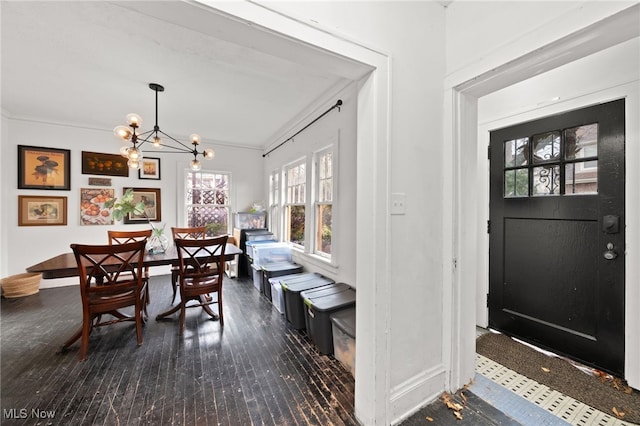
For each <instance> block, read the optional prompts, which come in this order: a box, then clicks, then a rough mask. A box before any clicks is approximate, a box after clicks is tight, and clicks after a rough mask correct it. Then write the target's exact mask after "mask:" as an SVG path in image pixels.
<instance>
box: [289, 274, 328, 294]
mask: <svg viewBox="0 0 640 426" xmlns="http://www.w3.org/2000/svg"><path fill="white" fill-rule="evenodd" d="M333 282H334V281H333V280H332V279H330V278H326V277H322V276H319V277H317V278H312V279H309V280H305V281H299V282H295V283H292V284H289V283H288V282H287V281H280V284H281V285H282V289H283V290H284V291H290V292H292V293H300V292H302V291H305V290H309V289H311V288H316V287H322V286H325V285H327V284H333Z"/></svg>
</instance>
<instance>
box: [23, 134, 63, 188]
mask: <svg viewBox="0 0 640 426" xmlns="http://www.w3.org/2000/svg"><path fill="white" fill-rule="evenodd" d="M70 160H71V151H70V150H68V149H57V148H45V147H39V146H27V145H18V189H56V190H66V191H68V190H70V189H71V162H70Z"/></svg>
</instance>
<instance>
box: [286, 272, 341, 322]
mask: <svg viewBox="0 0 640 426" xmlns="http://www.w3.org/2000/svg"><path fill="white" fill-rule="evenodd" d="M333 283H335V281H333V280H332V279H331V278H327V277H323V276H322V275H320V274H314V273H309V274H308V275H307V276H306V277H300V278H296V279H289V280H280V285H281V286H282V294H283V295H284V314H285V317H286V318H287V322H288V323H289V324H291V326H292V327H293V328H295V329H296V330H302V329H303V328H305V327H306V324H305V320H304V303H303V301H302V298H301V297H300V293H302V292H303V291H306V290H310V289H312V288H318V287H322V286H326V285H327V284H333Z"/></svg>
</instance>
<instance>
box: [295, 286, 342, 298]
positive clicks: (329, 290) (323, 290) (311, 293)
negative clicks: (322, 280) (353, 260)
mask: <svg viewBox="0 0 640 426" xmlns="http://www.w3.org/2000/svg"><path fill="white" fill-rule="evenodd" d="M348 288H350V287H349V286H348V285H346V284H345V283H329V284H327V285H324V286H322V287H316V288H312V289H309V290H305V291H303V292H302V293H300V296H301V297H302V298H303V299H314V298H316V297H324V296H328V295H329V294H333V293H339V292H341V291H345V290H347V289H348Z"/></svg>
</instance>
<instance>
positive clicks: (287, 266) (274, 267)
mask: <svg viewBox="0 0 640 426" xmlns="http://www.w3.org/2000/svg"><path fill="white" fill-rule="evenodd" d="M297 269H299V270H300V271H302V266H301V265H298V264H296V263H291V262H274V263H265V264H263V265H262V270H263V271H266V272H278V271H287V270H292V273H293V271H295V270H297Z"/></svg>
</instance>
